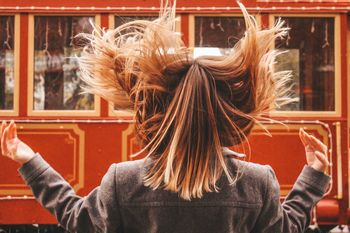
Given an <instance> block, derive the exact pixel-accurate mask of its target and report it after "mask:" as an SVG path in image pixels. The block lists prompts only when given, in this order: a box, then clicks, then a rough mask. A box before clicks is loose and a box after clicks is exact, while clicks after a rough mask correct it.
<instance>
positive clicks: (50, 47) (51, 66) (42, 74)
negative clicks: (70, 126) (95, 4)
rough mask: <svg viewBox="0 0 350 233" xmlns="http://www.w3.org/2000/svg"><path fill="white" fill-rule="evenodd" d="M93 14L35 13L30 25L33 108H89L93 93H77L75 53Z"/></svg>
mask: <svg viewBox="0 0 350 233" xmlns="http://www.w3.org/2000/svg"><path fill="white" fill-rule="evenodd" d="M89 20H91V21H93V20H94V18H93V17H67V16H64V17H62V16H59V17H58V16H36V17H35V28H34V97H33V98H34V110H92V109H94V96H93V95H90V94H84V95H81V94H80V92H81V87H80V78H79V75H80V74H79V68H78V64H77V60H76V58H75V56H79V55H80V52H81V50H82V47H83V46H84V45H86V41H83V40H81V39H78V38H76V37H75V36H76V35H77V34H79V33H80V32H87V33H90V32H91V31H92V27H91V25H90V23H89Z"/></svg>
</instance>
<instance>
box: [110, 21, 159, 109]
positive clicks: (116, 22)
mask: <svg viewBox="0 0 350 233" xmlns="http://www.w3.org/2000/svg"><path fill="white" fill-rule="evenodd" d="M157 18H158V17H157V16H154V15H137V16H135V15H123V16H115V17H114V25H115V27H119V26H121V25H123V24H124V23H129V22H132V21H135V20H150V21H151V20H155V19H157ZM125 33H127V31H125ZM113 109H114V110H118V108H117V107H115V106H114V107H113ZM122 114H123V113H122ZM119 115H121V114H120V113H119Z"/></svg>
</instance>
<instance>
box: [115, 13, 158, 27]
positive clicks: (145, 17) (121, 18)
mask: <svg viewBox="0 0 350 233" xmlns="http://www.w3.org/2000/svg"><path fill="white" fill-rule="evenodd" d="M157 18H158V17H157V16H152V15H138V16H134V15H123V16H116V17H115V18H114V23H115V26H116V27H118V26H120V25H123V24H124V23H129V22H132V21H134V20H150V21H151V20H155V19H157Z"/></svg>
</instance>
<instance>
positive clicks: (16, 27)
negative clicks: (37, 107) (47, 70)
mask: <svg viewBox="0 0 350 233" xmlns="http://www.w3.org/2000/svg"><path fill="white" fill-rule="evenodd" d="M0 16H13V17H14V48H13V52H14V57H15V59H14V62H15V64H14V80H15V82H14V85H15V86H14V90H13V108H12V109H11V110H1V109H0V116H19V85H20V82H19V81H20V74H19V73H20V69H19V68H20V42H21V41H20V40H21V37H20V14H11V13H10V14H5V13H4V14H0Z"/></svg>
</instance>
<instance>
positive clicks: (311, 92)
mask: <svg viewBox="0 0 350 233" xmlns="http://www.w3.org/2000/svg"><path fill="white" fill-rule="evenodd" d="M282 19H283V20H284V21H285V22H286V26H287V27H290V28H291V29H290V32H289V35H288V36H287V37H285V38H284V39H282V40H281V39H277V40H276V48H277V49H280V50H287V51H286V53H283V54H281V55H280V56H279V57H278V58H277V65H276V69H277V70H291V71H292V76H293V78H292V83H293V95H294V97H298V98H299V101H298V102H297V103H293V104H289V105H287V106H284V107H283V108H281V109H278V110H282V111H286V110H287V111H335V56H334V51H335V49H334V24H335V22H334V18H330V17H323V18H322V17H283V18H282Z"/></svg>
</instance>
